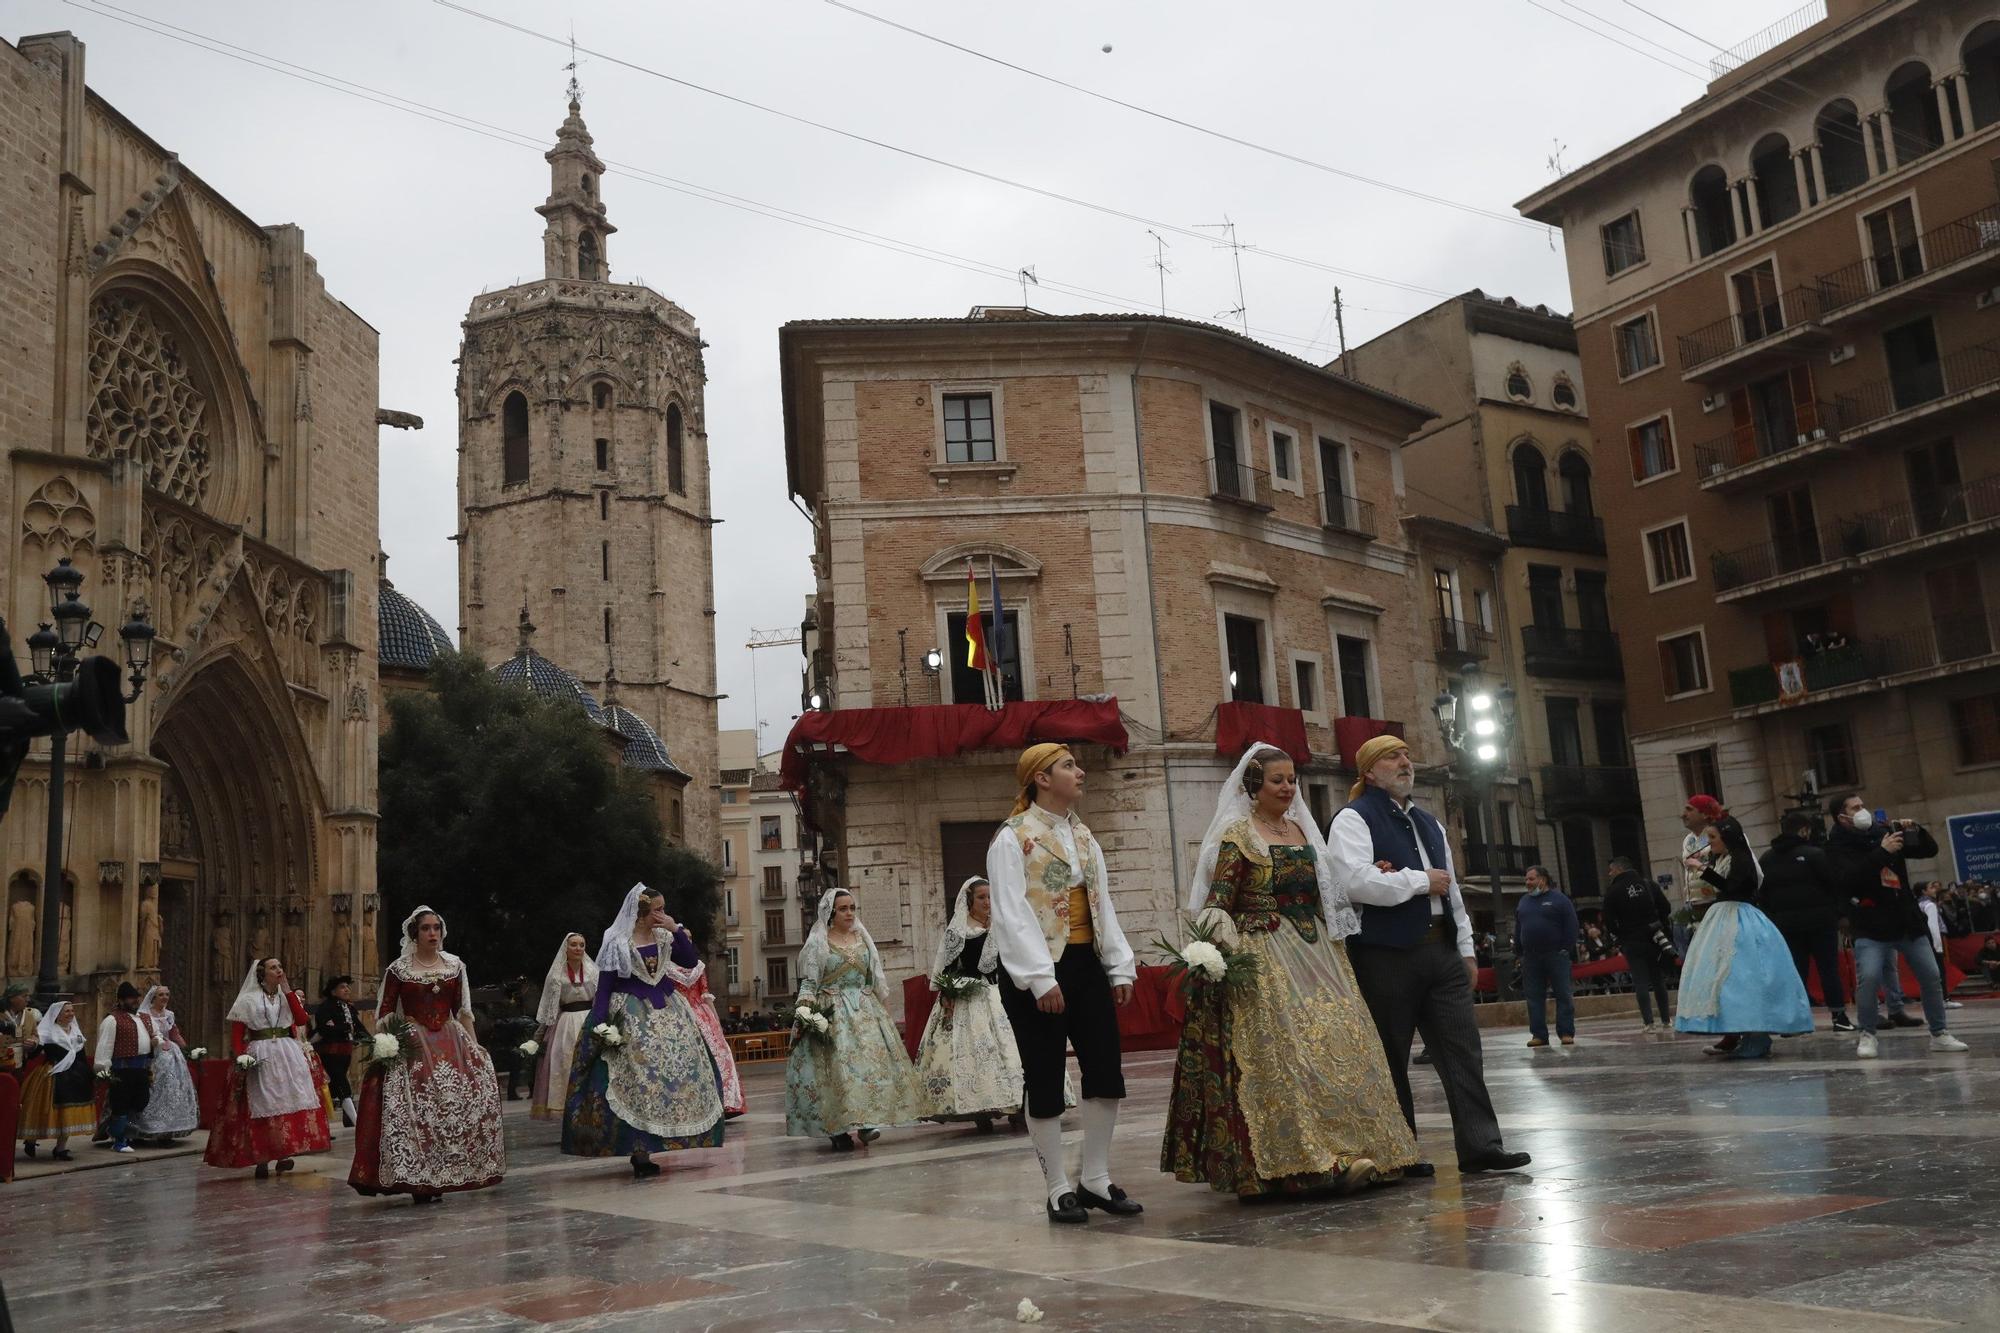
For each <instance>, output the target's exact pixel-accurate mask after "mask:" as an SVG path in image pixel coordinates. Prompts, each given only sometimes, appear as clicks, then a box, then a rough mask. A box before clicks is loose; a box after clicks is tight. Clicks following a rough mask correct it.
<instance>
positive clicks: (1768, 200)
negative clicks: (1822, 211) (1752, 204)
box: [1750, 134, 1799, 227]
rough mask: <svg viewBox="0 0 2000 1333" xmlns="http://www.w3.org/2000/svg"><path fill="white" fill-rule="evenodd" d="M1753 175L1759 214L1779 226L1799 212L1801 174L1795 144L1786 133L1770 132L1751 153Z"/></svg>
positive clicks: (1769, 225)
mask: <svg viewBox="0 0 2000 1333" xmlns="http://www.w3.org/2000/svg"><path fill="white" fill-rule="evenodd" d="M1750 175H1751V176H1752V177H1753V178H1754V179H1755V180H1756V182H1757V185H1756V189H1757V215H1758V216H1759V217H1761V218H1762V219H1763V220H1764V225H1765V226H1767V227H1775V226H1777V225H1778V224H1779V223H1780V222H1783V221H1784V220H1785V219H1786V218H1790V217H1797V216H1798V212H1799V177H1798V172H1797V170H1796V168H1794V167H1793V165H1792V145H1791V142H1790V141H1789V140H1787V139H1786V138H1785V136H1784V135H1782V134H1767V135H1765V136H1764V137H1763V138H1762V139H1759V140H1758V141H1757V146H1756V148H1754V149H1752V150H1751V152H1750Z"/></svg>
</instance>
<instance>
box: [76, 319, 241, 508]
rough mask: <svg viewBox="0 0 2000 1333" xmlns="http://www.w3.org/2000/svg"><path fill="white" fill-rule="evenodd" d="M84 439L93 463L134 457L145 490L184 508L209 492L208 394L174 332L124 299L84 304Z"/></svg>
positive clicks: (210, 461) (210, 463)
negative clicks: (87, 409)
mask: <svg viewBox="0 0 2000 1333" xmlns="http://www.w3.org/2000/svg"><path fill="white" fill-rule="evenodd" d="M89 441H90V456H91V457H92V458H131V459H135V460H137V461H138V462H139V463H140V464H141V465H142V466H143V467H144V468H145V469H146V484H147V485H148V486H151V487H152V488H153V489H154V490H157V491H159V492H161V493H162V494H164V495H167V496H168V497H170V498H172V499H175V500H179V501H180V502H182V503H183V504H199V503H200V502H201V499H202V497H203V496H204V495H206V494H207V492H208V482H209V474H210V469H211V467H212V465H213V461H214V460H213V451H212V449H211V445H210V438H209V409H208V397H207V395H206V394H204V393H203V392H202V390H201V388H200V386H199V385H198V384H196V382H195V379H194V376H193V375H192V374H191V373H190V372H189V370H188V366H187V363H186V361H185V360H184V359H183V358H182V356H181V351H180V346H179V344H178V343H177V342H176V341H175V338H174V335H173V334H172V333H170V332H169V331H168V330H167V329H166V328H164V327H163V326H162V325H161V324H160V322H159V321H158V320H157V319H155V318H154V316H153V313H152V311H151V310H149V309H148V308H147V307H146V306H145V304H144V303H142V302H141V301H139V300H138V299H137V298H135V297H133V296H130V295H125V294H113V295H111V296H107V297H104V298H102V299H100V300H99V301H98V302H97V303H96V304H95V305H93V306H92V307H91V319H90V418H89Z"/></svg>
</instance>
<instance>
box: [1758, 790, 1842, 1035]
mask: <svg viewBox="0 0 2000 1333" xmlns="http://www.w3.org/2000/svg"><path fill="white" fill-rule="evenodd" d="M1812 826H1813V819H1812V816H1811V815H1808V814H1804V813H1802V812H1800V811H1796V810H1794V811H1792V812H1791V813H1790V814H1788V815H1786V816H1785V818H1784V822H1783V823H1782V824H1780V825H1779V832H1778V836H1777V837H1775V838H1773V839H1772V840H1771V850H1770V851H1768V852H1766V853H1764V858H1763V866H1764V887H1763V889H1762V890H1761V891H1760V892H1759V894H1758V906H1760V907H1762V908H1763V909H1764V915H1765V916H1768V917H1770V918H1771V921H1772V923H1773V924H1774V925H1776V926H1777V927H1778V933H1779V934H1781V935H1783V936H1784V937H1785V943H1786V945H1787V946H1789V947H1790V949H1791V951H1792V964H1793V966H1795V967H1797V968H1798V969H1799V982H1800V984H1804V982H1805V980H1806V972H1807V969H1809V968H1811V967H1813V966H1817V967H1818V968H1819V989H1820V998H1821V999H1823V1000H1825V1001H1826V1007H1827V1012H1828V1013H1829V1014H1830V1015H1831V1016H1832V1019H1833V1030H1834V1031H1835V1032H1852V1031H1854V1021H1853V1020H1852V1019H1850V1018H1849V1017H1848V1016H1847V997H1846V995H1845V994H1844V992H1843V991H1842V989H1841V984H1840V916H1841V911H1842V909H1843V908H1844V907H1845V906H1846V902H1845V899H1844V897H1843V895H1842V894H1841V891H1840V881H1839V879H1838V878H1837V877H1836V875H1835V872H1834V866H1833V863H1832V862H1830V861H1829V860H1828V859H1827V853H1826V850H1825V849H1824V848H1822V847H1816V846H1814V845H1813V841H1812Z"/></svg>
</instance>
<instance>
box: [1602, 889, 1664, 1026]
mask: <svg viewBox="0 0 2000 1333" xmlns="http://www.w3.org/2000/svg"><path fill="white" fill-rule="evenodd" d="M1608 869H1609V871H1610V879H1611V883H1610V886H1609V887H1607V888H1606V889H1605V890H1604V925H1605V927H1606V929H1608V930H1609V931H1610V932H1611V936H1612V938H1613V939H1615V940H1616V941H1617V942H1618V947H1619V949H1620V950H1621V951H1622V952H1623V953H1624V955H1625V966H1626V967H1627V968H1628V969H1629V970H1630V971H1631V973H1632V989H1633V991H1634V992H1635V993H1636V994H1637V995H1638V998H1639V1017H1640V1019H1641V1020H1642V1021H1643V1022H1644V1023H1645V1029H1644V1030H1645V1033H1646V1035H1647V1036H1649V1037H1650V1036H1653V1035H1655V1034H1661V1035H1666V1034H1671V1033H1672V1032H1673V1030H1674V1028H1673V1022H1674V1016H1673V1014H1672V1012H1670V1011H1669V1009H1668V1008H1667V969H1668V968H1669V967H1671V966H1672V965H1673V962H1672V960H1673V956H1674V946H1673V938H1674V935H1673V924H1674V923H1673V908H1672V906H1671V905H1669V904H1668V902H1667V895H1666V894H1664V893H1662V892H1660V886H1659V885H1657V884H1655V883H1653V881H1651V880H1649V879H1647V878H1645V877H1644V876H1643V875H1641V874H1640V873H1639V870H1638V867H1636V866H1634V865H1633V864H1632V862H1631V861H1629V860H1627V859H1626V858H1625V857H1622V856H1617V857H1613V858H1612V860H1611V864H1610V866H1609V867H1608ZM1656 997H1657V998H1658V1000H1659V1002H1660V1018H1659V1022H1658V1023H1657V1024H1656V1023H1655V1022H1654V1021H1653V1000H1654V999H1655V998H1656Z"/></svg>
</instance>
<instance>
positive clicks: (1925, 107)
mask: <svg viewBox="0 0 2000 1333" xmlns="http://www.w3.org/2000/svg"><path fill="white" fill-rule="evenodd" d="M1882 95H1883V99H1884V100H1885V101H1887V102H1888V104H1889V137H1890V138H1891V139H1892V140H1893V141H1894V142H1895V158H1896V165H1897V166H1899V167H1900V166H1902V165H1903V164H1905V163H1907V162H1914V161H1916V160H1917V159H1918V158H1920V157H1922V156H1923V155H1924V154H1926V153H1934V152H1936V151H1937V150H1938V149H1940V148H1942V147H1944V122H1943V120H1941V119H1940V118H1939V116H1938V101H1937V93H1936V92H1935V91H1934V90H1933V89H1932V88H1931V71H1930V68H1929V67H1928V66H1927V65H1925V64H1924V63H1923V62H1922V61H1918V60H1912V61H1911V62H1910V63H1909V64H1907V65H1904V66H1902V67H1901V68H1900V69H1898V70H1897V71H1896V72H1895V73H1894V74H1891V75H1890V76H1889V82H1888V83H1887V84H1885V85H1884V86H1883V89H1882Z"/></svg>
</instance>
